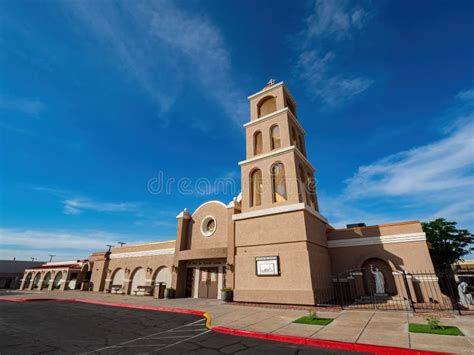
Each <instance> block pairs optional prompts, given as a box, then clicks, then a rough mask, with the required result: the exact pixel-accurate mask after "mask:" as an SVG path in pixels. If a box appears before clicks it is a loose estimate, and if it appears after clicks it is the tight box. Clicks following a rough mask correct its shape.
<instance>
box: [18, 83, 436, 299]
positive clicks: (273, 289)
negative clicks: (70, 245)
mask: <svg viewBox="0 0 474 355" xmlns="http://www.w3.org/2000/svg"><path fill="white" fill-rule="evenodd" d="M248 99H249V101H250V121H249V122H247V123H245V124H244V128H245V137H246V158H245V160H243V161H241V162H239V163H238V164H239V166H240V169H241V183H242V186H241V191H242V192H241V194H239V196H237V197H235V198H234V199H233V200H232V201H230V202H229V203H226V204H225V203H223V202H220V201H208V202H206V203H203V204H202V205H201V206H199V207H198V208H197V209H196V210H195V211H194V212H193V213H189V212H188V210H187V209H184V210H183V211H182V212H181V213H179V214H178V216H177V233H176V240H170V241H164V242H155V243H146V244H139V245H125V246H118V247H114V248H112V250H111V252H110V253H108V252H107V253H94V254H92V255H91V256H90V257H89V258H88V260H84V261H81V262H68V263H48V264H45V265H43V266H42V267H41V268H32V269H29V270H26V272H25V275H24V280H23V284H22V289H40V290H41V289H49V290H53V289H59V290H68V289H82V290H93V291H105V292H114V293H115V292H116V293H123V294H137V295H139V294H144V293H146V294H150V293H151V292H150V290H152V289H156V288H155V286H159V287H163V286H166V287H170V288H173V289H174V290H175V293H176V297H196V298H197V297H199V298H218V299H220V298H221V289H222V288H232V289H233V290H234V300H235V301H237V302H260V303H279V304H285V303H286V304H300V305H314V304H330V303H334V302H337V299H338V297H339V296H338V293H337V292H336V291H338V292H339V291H341V287H342V286H343V287H344V290H346V291H347V292H350V294H351V295H353V298H354V302H357V301H358V300H359V299H361V300H363V299H366V298H367V297H369V298H373V297H374V296H377V297H380V298H381V299H384V297H385V298H387V297H390V298H394V299H401V300H403V299H406V298H407V297H408V296H407V295H408V294H410V295H411V299H413V300H415V302H419V303H426V302H432V303H437V302H438V303H439V302H442V301H443V300H442V299H441V298H443V296H442V293H441V291H439V285H438V278H437V277H436V276H435V275H434V272H435V271H434V267H433V264H432V262H431V258H430V254H429V252H428V246H427V243H426V235H425V233H424V232H423V229H422V227H421V224H420V222H419V221H404V222H397V223H389V224H379V225H372V226H366V225H365V224H364V223H357V224H352V225H348V228H342V229H336V228H334V227H333V226H332V225H331V224H330V223H329V221H328V220H327V219H326V218H325V217H324V216H322V215H321V214H320V212H319V203H318V198H317V191H316V186H315V183H314V173H315V168H314V167H313V165H312V164H311V162H310V161H309V160H308V159H307V157H306V148H305V138H304V137H305V131H304V129H303V127H302V125H301V122H300V120H299V119H298V118H297V113H296V101H295V100H294V98H293V96H292V95H291V94H290V92H289V90H288V89H287V88H286V86H285V85H284V84H283V82H281V83H278V84H276V83H275V82H274V81H271V82H269V84H268V85H267V86H265V87H264V88H263V89H262V90H260V91H259V92H257V93H256V94H253V95H251V96H249V98H248ZM236 134H237V133H236ZM354 134H355V135H357V136H359V137H360V139H361V140H363V139H364V132H362V131H360V132H354ZM216 148H217V147H216ZM199 154H200V153H199V152H196V151H195V152H189V159H190V160H192V159H194V158H195V156H196V155H199ZM208 158H209V159H211V160H212V157H208ZM416 271H423V272H426V273H427V274H426V275H423V276H419V275H418V276H417V275H415V274H414V275H413V276H411V275H408V276H406V273H409V272H412V273H415V272H416ZM71 281H73V282H71ZM336 283H337V285H339V286H338V288H336V287H335V284H336ZM341 285H342V286H341ZM429 290H437V292H436V295H437V296H436V298H435V297H434V296H432V295H431V294H430V293H429Z"/></svg>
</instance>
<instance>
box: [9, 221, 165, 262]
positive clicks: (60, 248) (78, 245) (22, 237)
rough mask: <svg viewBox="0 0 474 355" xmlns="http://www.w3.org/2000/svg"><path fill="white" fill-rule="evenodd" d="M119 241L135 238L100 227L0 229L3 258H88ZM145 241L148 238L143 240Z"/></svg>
mask: <svg viewBox="0 0 474 355" xmlns="http://www.w3.org/2000/svg"><path fill="white" fill-rule="evenodd" d="M169 239H173V238H170V237H168V236H164V237H163V236H154V237H149V238H147V240H148V241H156V240H169ZM117 241H124V242H127V241H133V242H134V243H141V242H142V241H137V240H134V237H133V236H130V235H125V234H118V233H117V234H116V233H109V232H104V231H97V230H90V231H88V230H86V231H62V230H39V229H20V228H0V246H1V247H0V249H1V252H0V257H1V258H2V259H12V258H13V257H16V258H17V259H21V258H22V259H25V260H28V259H29V258H30V257H35V258H37V259H38V260H48V259H49V257H48V254H55V255H56V257H55V259H56V260H67V259H80V258H86V257H87V256H88V255H90V253H92V252H95V251H105V250H107V247H106V245H107V244H110V245H116V244H117ZM143 242H145V241H143Z"/></svg>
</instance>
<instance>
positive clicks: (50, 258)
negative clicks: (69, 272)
mask: <svg viewBox="0 0 474 355" xmlns="http://www.w3.org/2000/svg"><path fill="white" fill-rule="evenodd" d="M48 255H49V262H51V261H52V260H53V258H54V257H55V256H56V255H54V254H48Z"/></svg>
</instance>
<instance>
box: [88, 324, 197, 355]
mask: <svg viewBox="0 0 474 355" xmlns="http://www.w3.org/2000/svg"><path fill="white" fill-rule="evenodd" d="M198 322H202V319H199V320H197V321H194V322H191V323H188V324H184V325H180V326H179V327H175V328H173V329H167V330H163V331H161V332H158V333H154V334H150V335H145V336H143V337H138V338H136V339H132V340H128V341H124V342H123V343H119V344H117V345H109V346H105V347H103V348H99V349H96V350H92V351H88V352H86V353H85V354H92V353H95V352H99V351H103V350H107V349H112V348H116V347H117V346H118V347H120V346H122V345H126V344H130V343H133V342H134V341H138V340H142V339H148V338H151V337H154V336H155V335H159V334H164V333H170V332H173V331H175V330H176V329H181V328H184V327H186V326H189V325H192V324H196V323H198Z"/></svg>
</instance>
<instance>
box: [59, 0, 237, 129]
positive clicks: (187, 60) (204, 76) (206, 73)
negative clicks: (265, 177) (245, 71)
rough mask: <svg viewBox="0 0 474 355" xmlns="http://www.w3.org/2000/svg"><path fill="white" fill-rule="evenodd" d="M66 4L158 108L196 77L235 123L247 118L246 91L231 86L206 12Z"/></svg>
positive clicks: (165, 4)
mask: <svg viewBox="0 0 474 355" xmlns="http://www.w3.org/2000/svg"><path fill="white" fill-rule="evenodd" d="M64 5H65V8H66V10H67V13H69V14H72V15H73V19H76V20H79V24H80V25H81V26H79V27H78V32H80V33H81V34H82V32H83V31H84V26H82V25H83V24H85V25H86V27H85V28H86V29H87V30H89V31H90V33H92V34H93V36H94V39H95V40H98V41H99V42H100V43H101V47H103V48H105V49H108V50H109V51H111V54H112V55H111V56H110V57H112V58H113V60H114V61H116V62H118V63H119V67H121V68H122V69H124V70H125V71H126V72H127V73H129V74H130V76H131V77H132V78H134V79H135V80H136V81H137V82H138V84H139V85H140V86H141V88H142V89H143V90H144V91H145V92H147V93H148V94H149V95H150V97H152V98H153V99H154V100H155V101H156V103H157V104H158V105H159V107H160V109H161V111H166V110H168V109H169V108H170V107H171V106H172V105H173V104H174V103H175V101H176V100H177V98H178V96H179V95H180V92H181V91H182V89H183V86H184V85H186V84H188V83H190V82H193V81H194V82H196V83H198V85H201V87H202V88H203V90H202V93H203V94H204V95H208V96H209V97H210V98H211V99H213V100H214V101H215V102H216V103H217V104H218V105H220V106H221V107H222V109H223V110H224V112H225V113H226V115H227V116H228V117H230V118H231V119H232V120H234V121H235V122H237V123H241V122H242V121H243V120H245V108H246V106H245V103H244V101H243V98H244V97H245V95H244V94H243V93H241V92H240V91H238V90H237V89H236V88H235V82H234V80H233V78H232V73H231V61H230V52H229V50H228V48H227V44H226V43H225V41H224V39H223V37H222V35H221V33H220V31H219V29H218V28H217V27H216V26H214V25H213V24H212V23H211V22H210V21H209V20H208V19H207V18H206V17H204V16H199V15H196V14H194V13H190V12H187V11H185V10H182V9H179V8H178V7H176V6H175V4H174V3H173V2H171V1H155V2H143V1H132V2H120V3H117V2H103V1H73V2H67V3H65V4H64ZM74 23H75V22H73V24H74ZM105 49H104V50H105ZM161 116H163V115H161Z"/></svg>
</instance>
